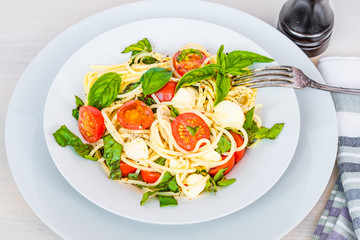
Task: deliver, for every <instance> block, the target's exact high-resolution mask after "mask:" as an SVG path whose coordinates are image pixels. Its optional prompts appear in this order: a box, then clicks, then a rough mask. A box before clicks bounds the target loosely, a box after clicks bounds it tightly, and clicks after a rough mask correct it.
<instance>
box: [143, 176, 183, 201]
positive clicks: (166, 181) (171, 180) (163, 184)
mask: <svg viewBox="0 0 360 240" xmlns="http://www.w3.org/2000/svg"><path fill="white" fill-rule="evenodd" d="M149 188H150V189H151V191H147V192H145V193H144V194H143V197H142V199H141V201H140V205H143V204H144V203H145V202H146V201H147V200H148V199H149V198H150V197H151V196H152V195H154V194H156V193H157V192H167V191H171V192H174V193H177V192H179V185H178V184H177V182H176V179H175V177H174V176H172V175H171V174H170V173H169V172H166V173H165V174H164V176H163V178H162V179H161V181H160V183H159V184H158V185H156V186H153V187H149ZM157 198H158V199H159V201H160V207H165V206H169V205H177V201H176V199H175V198H174V197H173V196H157Z"/></svg>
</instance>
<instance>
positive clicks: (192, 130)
mask: <svg viewBox="0 0 360 240" xmlns="http://www.w3.org/2000/svg"><path fill="white" fill-rule="evenodd" d="M199 127H200V126H196V127H190V126H186V129H187V130H188V131H189V132H190V134H191V135H192V136H195V134H196V132H197V131H198V130H199Z"/></svg>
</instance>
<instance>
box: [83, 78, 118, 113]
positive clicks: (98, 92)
mask: <svg viewBox="0 0 360 240" xmlns="http://www.w3.org/2000/svg"><path fill="white" fill-rule="evenodd" d="M120 84H121V77H120V74H118V73H115V72H109V73H105V74H103V75H101V76H100V77H99V78H98V79H97V80H96V81H95V82H94V84H93V85H92V86H91V88H90V91H89V95H88V104H89V105H90V106H93V107H95V108H97V109H102V108H105V107H108V106H109V105H110V104H111V103H112V102H114V100H115V99H116V97H117V95H118V93H119V90H120Z"/></svg>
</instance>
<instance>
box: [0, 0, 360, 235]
mask: <svg viewBox="0 0 360 240" xmlns="http://www.w3.org/2000/svg"><path fill="white" fill-rule="evenodd" d="M209 1H211V2H216V3H221V4H224V5H227V6H230V7H233V8H236V9H239V10H242V11H244V12H247V13H250V14H252V15H254V16H256V17H258V18H260V19H262V20H264V21H265V22H267V23H269V24H271V25H273V26H275V24H276V22H277V18H278V14H279V11H280V9H281V6H282V5H283V3H284V2H285V0H271V1H269V0H256V1H254V0H225V1H221V0H209ZM130 2H133V1H130V0H117V1H116V0H102V1H98V0H33V1H29V0H12V1H4V0H3V1H2V2H1V4H0V7H1V14H0V66H1V67H0V81H1V84H0V92H1V94H0V133H1V134H0V239H5V240H8V239H37V240H42V239H46V240H51V239H61V237H59V236H58V235H57V234H55V233H54V232H53V231H52V230H50V229H49V228H48V227H47V226H46V225H45V224H44V223H43V222H41V220H39V218H38V217H37V216H36V215H35V214H34V213H33V212H32V210H31V209H30V208H29V206H28V205H27V204H26V202H25V201H24V199H23V197H22V196H21V194H20V193H19V191H18V189H17V187H16V185H15V183H14V180H13V178H12V176H11V173H10V170H9V166H8V163H7V159H6V153H5V146H4V141H5V140H4V126H5V117H6V110H7V106H8V102H9V100H10V98H11V94H12V92H13V90H14V88H15V86H16V84H17V82H18V80H19V78H20V76H21V74H22V73H23V71H24V70H25V68H26V67H27V65H28V64H29V63H30V62H31V60H32V59H33V58H34V57H35V55H36V54H37V53H38V52H39V51H40V50H41V49H42V48H43V47H45V45H46V44H47V43H48V42H49V41H51V40H52V39H53V38H54V37H56V36H57V35H58V34H60V33H61V32H63V31H64V30H66V29H67V28H68V27H70V26H72V25H73V24H75V23H77V22H78V21H80V20H82V19H84V18H86V17H88V16H91V15H92V14H95V13H97V12H99V11H103V10H106V9H109V8H111V7H115V6H118V5H121V4H125V3H130ZM174 4H176V3H174ZM331 5H332V7H333V10H334V12H335V27H334V33H333V36H332V39H331V42H330V45H329V47H328V49H327V51H326V52H325V53H323V54H322V55H321V56H335V55H336V56H360V30H359V28H358V26H357V24H358V23H359V22H360V15H359V13H358V11H359V9H360V1H359V0H345V1H335V0H334V1H331ZM321 56H320V57H321ZM318 58H319V57H317V58H315V59H313V62H314V63H315V64H316V62H317V59H318ZM339 81H341V79H339ZM20 160H21V159H19V161H20ZM336 175H337V172H336V169H335V170H334V173H333V175H332V177H331V180H330V182H329V184H328V186H327V188H326V190H325V191H324V193H323V195H322V197H321V199H320V200H319V201H318V203H317V205H316V206H315V207H314V208H313V210H312V211H311V212H310V213H309V214H308V216H307V217H306V218H305V219H304V220H303V221H302V222H301V223H300V224H299V225H298V226H297V227H296V228H295V229H294V230H293V231H291V232H290V233H288V234H287V235H286V236H285V237H284V238H283V239H310V238H311V236H312V233H313V231H314V229H315V226H316V223H317V220H318V218H319V216H320V214H321V212H322V210H323V208H324V206H325V204H326V200H327V198H328V196H329V193H330V191H331V188H332V186H333V184H334V182H335V179H336Z"/></svg>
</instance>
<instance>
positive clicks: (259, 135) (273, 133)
mask: <svg viewBox="0 0 360 240" xmlns="http://www.w3.org/2000/svg"><path fill="white" fill-rule="evenodd" d="M283 127H284V123H276V124H274V125H273V126H272V127H271V128H270V129H268V128H266V127H261V128H260V129H259V130H258V131H257V132H255V133H254V134H253V138H256V139H264V138H266V139H271V140H273V139H275V138H277V136H278V135H279V134H280V132H281V130H282V129H283Z"/></svg>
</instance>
